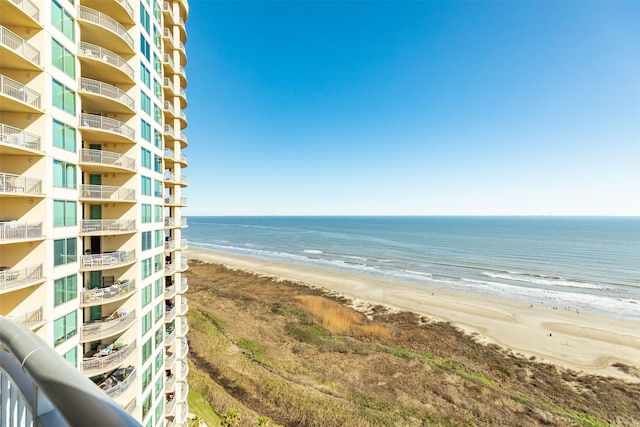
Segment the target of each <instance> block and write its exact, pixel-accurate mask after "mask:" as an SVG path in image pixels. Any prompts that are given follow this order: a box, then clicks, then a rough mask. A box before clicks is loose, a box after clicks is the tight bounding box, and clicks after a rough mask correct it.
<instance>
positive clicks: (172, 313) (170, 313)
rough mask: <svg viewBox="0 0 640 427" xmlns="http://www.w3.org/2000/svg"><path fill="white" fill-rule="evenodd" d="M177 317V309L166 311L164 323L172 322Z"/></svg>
mask: <svg viewBox="0 0 640 427" xmlns="http://www.w3.org/2000/svg"><path fill="white" fill-rule="evenodd" d="M174 317H176V308H175V307H173V308H172V309H171V310H165V312H164V321H165V322H170V321H171V320H173V318H174Z"/></svg>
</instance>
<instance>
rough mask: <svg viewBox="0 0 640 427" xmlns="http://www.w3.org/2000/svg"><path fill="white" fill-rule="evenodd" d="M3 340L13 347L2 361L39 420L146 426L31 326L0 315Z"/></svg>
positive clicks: (53, 423) (50, 423) (3, 354)
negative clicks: (70, 362) (101, 389)
mask: <svg viewBox="0 0 640 427" xmlns="http://www.w3.org/2000/svg"><path fill="white" fill-rule="evenodd" d="M0 343H2V345H3V346H4V347H5V348H6V349H7V350H8V351H0V366H1V367H2V368H3V370H4V371H5V372H7V373H8V374H9V378H10V379H11V380H12V384H13V385H17V386H18V387H19V388H20V389H21V390H24V392H22V393H21V394H22V395H23V396H24V397H25V400H27V402H26V403H28V404H29V409H30V410H31V411H32V416H33V417H34V418H36V419H38V422H36V423H35V424H37V425H43V426H59V425H65V423H66V425H72V426H81V425H87V426H100V425H104V424H105V420H109V424H110V425H118V426H140V424H139V423H138V422H137V421H136V420H135V419H134V418H133V417H132V416H131V415H129V414H128V413H127V412H126V411H125V410H124V409H122V408H121V407H120V406H118V404H117V403H116V402H115V401H114V400H113V399H111V398H110V397H109V396H107V395H106V394H104V393H103V392H102V391H100V389H98V388H97V387H96V386H95V384H93V382H91V380H89V379H88V378H86V377H85V376H84V375H82V374H81V373H80V372H79V371H78V370H76V369H75V368H74V367H73V366H71V364H69V362H67V361H66V360H65V359H64V358H63V357H62V356H60V355H59V354H58V353H57V352H56V351H55V350H53V349H52V348H51V347H49V346H48V345H47V344H46V343H45V342H44V341H42V339H40V338H39V337H38V336H37V335H36V334H34V333H33V332H31V331H30V330H29V329H28V328H26V327H25V326H22V325H19V324H17V323H15V322H12V321H11V320H9V319H7V318H6V317H4V316H0ZM21 385H22V386H24V388H23V387H20V386H21ZM26 388H28V389H29V390H26ZM78 402H82V404H78Z"/></svg>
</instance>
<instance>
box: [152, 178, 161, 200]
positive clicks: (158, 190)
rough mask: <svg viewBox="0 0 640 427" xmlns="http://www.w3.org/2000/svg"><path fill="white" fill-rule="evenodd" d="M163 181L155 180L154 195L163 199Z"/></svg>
mask: <svg viewBox="0 0 640 427" xmlns="http://www.w3.org/2000/svg"><path fill="white" fill-rule="evenodd" d="M162 189H163V187H162V181H158V180H157V179H154V180H153V195H154V196H155V197H162Z"/></svg>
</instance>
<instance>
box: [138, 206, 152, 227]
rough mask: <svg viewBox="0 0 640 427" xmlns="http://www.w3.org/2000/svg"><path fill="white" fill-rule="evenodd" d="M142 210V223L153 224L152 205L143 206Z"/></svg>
mask: <svg viewBox="0 0 640 427" xmlns="http://www.w3.org/2000/svg"><path fill="white" fill-rule="evenodd" d="M140 209H141V210H142V223H143V224H147V223H149V222H151V205H146V204H142V205H141V206H140Z"/></svg>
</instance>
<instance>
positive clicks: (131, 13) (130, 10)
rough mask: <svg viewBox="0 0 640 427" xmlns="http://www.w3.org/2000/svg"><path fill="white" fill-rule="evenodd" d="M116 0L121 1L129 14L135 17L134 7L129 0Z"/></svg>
mask: <svg viewBox="0 0 640 427" xmlns="http://www.w3.org/2000/svg"><path fill="white" fill-rule="evenodd" d="M116 1H117V2H118V3H120V4H121V5H122V7H124V10H126V11H127V13H128V14H129V16H130V17H132V18H133V7H132V6H131V5H130V4H129V2H128V1H127V0H116Z"/></svg>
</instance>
